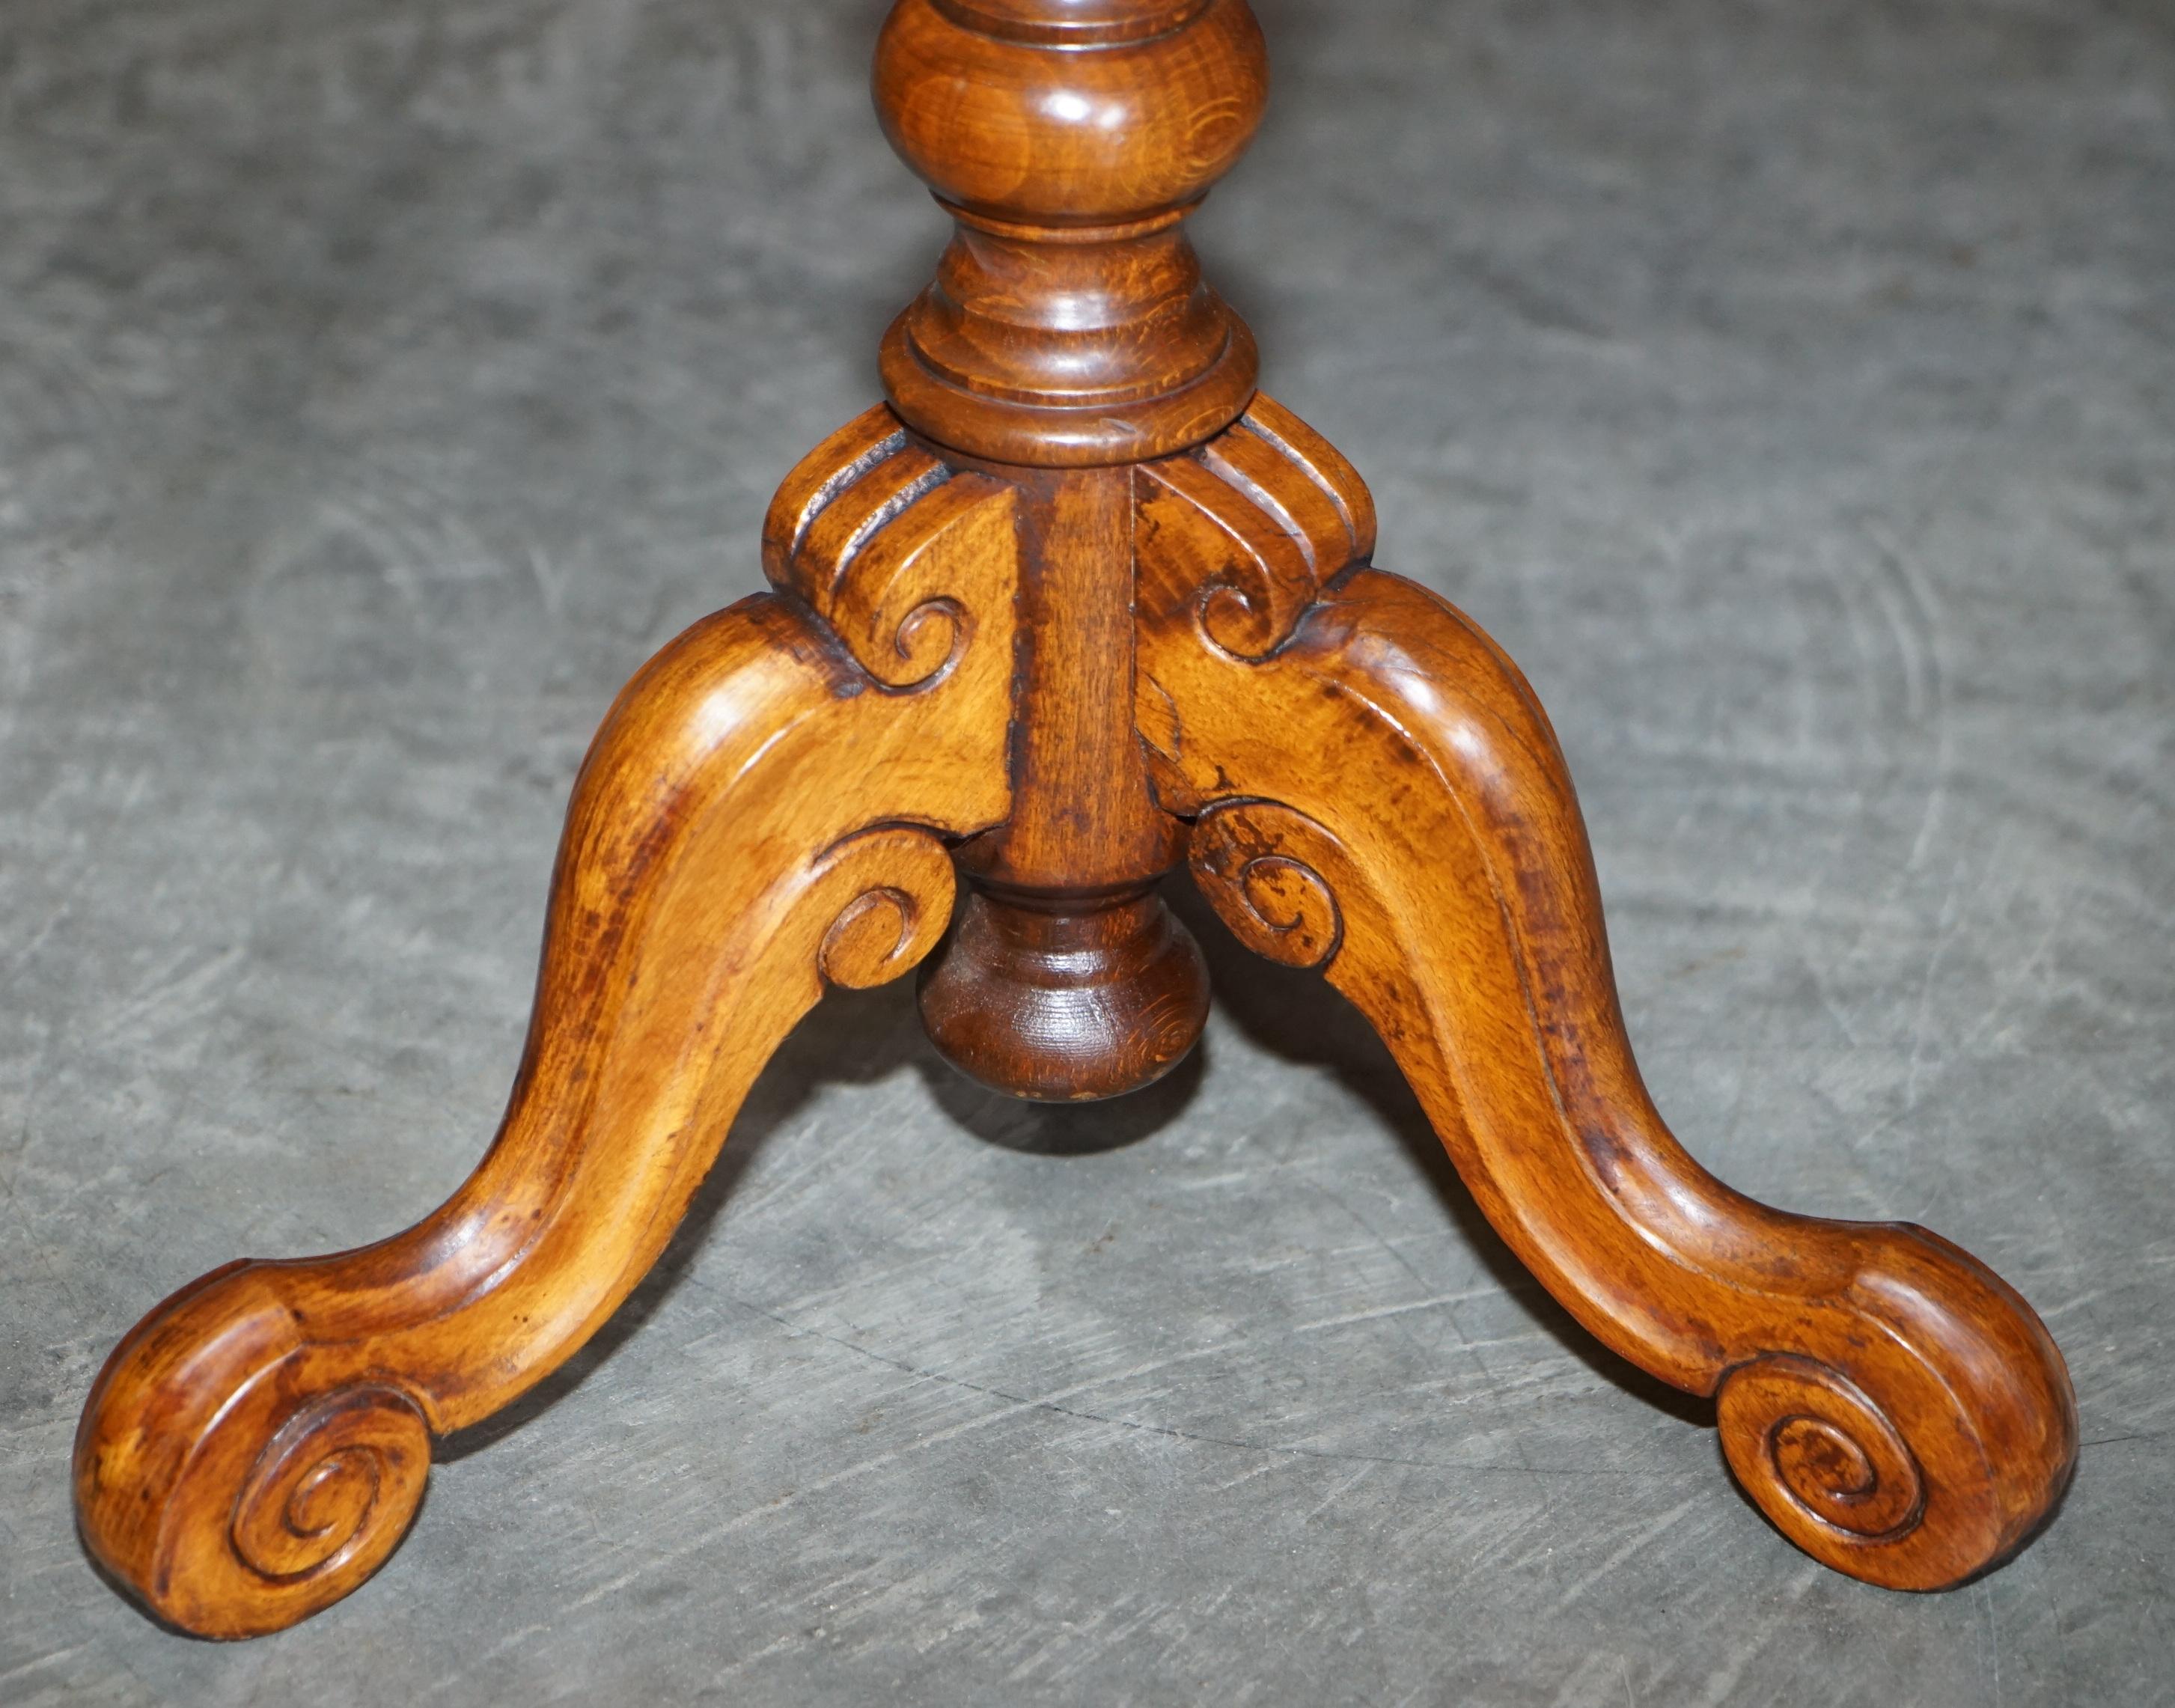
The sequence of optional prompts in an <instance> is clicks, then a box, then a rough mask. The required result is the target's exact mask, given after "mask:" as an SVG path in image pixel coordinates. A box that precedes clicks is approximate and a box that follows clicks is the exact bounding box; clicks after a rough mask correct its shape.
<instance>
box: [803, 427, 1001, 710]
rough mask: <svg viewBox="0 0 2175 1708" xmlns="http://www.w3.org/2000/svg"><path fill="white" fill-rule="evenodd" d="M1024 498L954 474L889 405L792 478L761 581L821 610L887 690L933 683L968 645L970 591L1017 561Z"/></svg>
mask: <svg viewBox="0 0 2175 1708" xmlns="http://www.w3.org/2000/svg"><path fill="white" fill-rule="evenodd" d="M1016 507H1017V499H1016V497H1015V495H1014V494H1013V492H1012V489H1011V488H1010V487H1008V486H1006V485H1005V484H1004V483H1003V482H1002V481H1000V480H991V479H990V478H989V477H988V476H987V475H984V474H963V473H960V472H957V471H955V470H954V469H952V468H951V467H950V466H949V465H947V464H945V463H944V462H943V461H941V459H940V458H937V457H936V456H934V455H932V454H931V453H930V452H928V451H927V450H925V449H924V448H922V447H919V446H918V445H916V444H914V443H913V442H911V441H910V440H909V438H908V436H907V433H906V430H905V429H904V428H903V427H902V426H900V425H899V422H898V417H897V416H896V415H892V412H891V410H890V409H888V408H887V407H885V406H883V405H881V404H879V405H877V406H876V408H875V409H871V410H869V411H868V412H867V413H866V414H865V415H860V416H859V417H857V418H856V419H854V420H852V421H850V422H849V423H848V424H847V425H846V426H843V427H842V428H841V429H839V431H838V432H836V433H834V434H833V435H832V436H830V437H829V438H828V439H827V440H825V441H824V442H823V443H822V444H821V445H820V446H818V447H816V449H815V450H814V451H813V452H811V453H810V454H809V455H808V456H807V457H806V458H804V459H803V460H802V462H801V463H800V466H799V467H798V468H796V469H795V470H794V471H793V473H792V474H790V475H789V476H788V477H787V478H786V480H785V484H784V485H783V486H782V487H780V488H779V489H778V496H777V497H776V499H775V500H773V502H772V505H771V509H770V514H769V517H768V519H767V521H766V522H765V523H764V524H763V530H762V556H763V570H764V573H765V574H767V576H768V577H770V582H771V584H772V585H773V587H775V588H778V590H779V591H780V592H781V593H789V594H795V595H797V596H798V597H799V598H800V599H805V600H806V601H807V603H808V604H809V605H811V607H813V609H814V610H815V611H816V615H818V616H820V617H822V619H823V621H825V622H827V623H828V624H829V625H830V626H831V627H832V628H833V630H834V631H835V632H837V634H838V638H839V639H840V640H842V641H843V642H844V643H846V646H847V648H848V649H849V651H851V652H852V653H853V655H854V659H855V661H856V662H857V663H858V664H860V666H861V668H862V669H863V670H866V671H867V672H868V673H869V674H870V675H872V676H874V677H875V678H876V680H878V681H880V682H882V683H884V684H885V685H886V686H888V687H894V688H906V687H912V686H916V685H917V684H919V683H923V682H926V681H928V680H930V679H931V678H933V677H934V676H935V675H936V674H937V673H938V672H939V671H940V670H942V669H943V668H944V667H945V665H946V662H947V661H948V660H949V659H952V657H953V656H954V655H955V653H957V651H958V649H959V648H961V647H962V646H963V645H964V644H965V643H966V640H967V632H966V630H965V628H964V627H963V625H964V623H965V622H966V621H967V606H966V605H965V603H964V602H963V591H964V589H966V588H968V587H969V586H972V585H974V583H975V581H976V579H977V577H986V571H987V566H988V564H989V563H990V560H991V558H992V557H993V556H1001V555H1006V554H1009V553H1010V552H1011V550H1012V545H1013V540H1014V531H1015V529H1016V528H1017V522H1016V519H1015V511H1016Z"/></svg>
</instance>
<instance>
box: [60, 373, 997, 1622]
mask: <svg viewBox="0 0 2175 1708" xmlns="http://www.w3.org/2000/svg"><path fill="white" fill-rule="evenodd" d="M879 413H881V412H879ZM857 425H858V424H857ZM894 430H895V424H894ZM852 431H853V430H851V429H849V433H850V432H852ZM837 444H838V442H837V441H834V442H833V443H832V444H831V445H829V446H827V447H824V449H823V450H822V451H819V452H818V453H816V456H815V457H813V458H811V459H810V461H809V463H808V464H804V465H803V468H802V469H801V471H800V473H799V474H796V475H795V480H794V482H792V483H789V487H788V493H787V495H786V496H784V497H782V499H781V504H782V505H784V504H785V503H786V502H788V501H789V498H790V496H791V495H792V494H793V493H794V492H795V491H798V490H800V489H802V488H806V487H810V486H811V485H812V486H817V487H828V488H830V489H832V491H833V496H834V497H835V498H836V500H837V503H836V504H834V505H833V511H834V512H836V520H837V523H838V525H837V526H835V527H834V528H833V529H832V531H831V532H830V533H828V534H824V535H823V536H822V537H821V538H817V539H814V540H802V541H800V543H799V544H800V550H799V551H798V552H797V554H795V555H793V556H792V561H791V562H790V563H779V562H775V561H774V562H773V570H774V571H776V572H778V578H779V579H780V580H781V581H782V582H783V583H784V585H785V586H786V587H787V588H789V591H788V592H786V593H784V594H778V595H764V596H762V597H760V598H756V599H748V600H746V601H745V602H743V603H742V604H740V605H735V606H734V607H733V608H732V609H731V610H726V611H724V612H721V613H719V615H716V616H713V617H712V618H710V619H708V621H704V622H702V623H699V624H697V626H695V627H693V628H692V629H690V630H689V631H688V632H686V634H685V635H683V636H681V637H680V638H679V639H678V640H677V641H675V642H674V643H672V644H671V645H670V647H668V648H665V649H664V652H662V653H659V655H658V656H657V657H656V658H655V659H653V660H652V661H651V662H650V663H649V664H648V665H647V666H646V667H645V668H644V669H643V671H642V672H641V673H640V674H639V675H637V676H636V677H635V679H634V680H633V681H632V683H631V684H629V686H627V688H626V691H624V692H623V693H622V694H621V697H620V698H619V701H618V703H617V704H616V706H615V707H614V708H612V711H611V713H610V715H609V716H608V717H607V718H606V719H605V724H604V727H603V729H602V730H601V731H600V732H599V735H598V737H597V740H596V742H595V745H594V747H593V748H592V749H591V751H590V754H589V756H588V762H586V764H585V765H584V766H583V772H582V776H581V779H580V782H579V783H578V785H577V788H576V790H575V794H574V800H573V805H572V809H571V810H570V812H569V815H568V819H567V832H566V838H565V841H564V843H563V845H562V848H561V854H560V858H559V865H558V871H557V876H556V881H555V883H554V887H553V892H552V900H551V913H550V924H549V926H548V929H547V932H546V938H545V955H544V964H543V971H542V974H541V978H540V984H539V990H538V995H537V1001H536V1010H535V1015H534V1019H533V1021H532V1022H531V1025H530V1029H529V1044H528V1048H527V1051H526V1054H525V1055H524V1058H523V1062H522V1066H521V1071H520V1075H519V1078H518V1082H517V1083H516V1085H515V1087H514V1090H513V1098H512V1101H511V1104H510V1106H509V1108H508V1110H507V1115H506V1120H505V1124H504V1125H503V1127H502V1129H501V1131H500V1133H499V1136H498V1139H497V1141H496V1144H494V1145H493V1147H491V1152H490V1154H489V1155H488V1156H487V1157H486V1158H485V1161H484V1163H482V1165H481V1166H480V1168H478V1170H477V1171H476V1173H475V1175H474V1176H473V1177H472V1178H471V1179H469V1181H468V1182H467V1184H466V1185H464V1186H463V1187H462V1188H461V1189H460V1190H458V1192H456V1193H455V1194H454V1195H453V1197H452V1198H451V1199H450V1200H449V1201H447V1203H446V1204H445V1206H443V1207H442V1208H441V1209H440V1210H438V1211H437V1212H436V1213H435V1214H433V1215H432V1216H431V1217H428V1218H427V1219H426V1220H425V1221H424V1222H422V1223H419V1224H418V1225H417V1226H416V1227H415V1228H410V1230H409V1231H408V1232H407V1233H405V1234H399V1235H398V1236H396V1237H395V1238H393V1239H388V1240H387V1241H385V1242H383V1243H382V1244H377V1245H373V1246H369V1247H366V1248H365V1249H363V1250H358V1251H352V1252H348V1253H345V1254H344V1255H339V1256H336V1257H327V1258H319V1259H315V1260H312V1261H304V1262H285V1263H263V1262H251V1263H241V1264H236V1265H234V1266H230V1267H228V1268H226V1269H224V1270H221V1271H219V1272H215V1273H214V1274H213V1275H210V1276H207V1277H204V1278H203V1280H201V1281H198V1282H194V1283H193V1284H192V1285H191V1286H189V1287H187V1288H183V1289H182V1291H181V1292H180V1293H176V1295H175V1296H174V1297H173V1298H172V1299H169V1300H168V1301H167V1302H166V1303H165V1304H162V1305H160V1307H159V1308H158V1309H155V1310H154V1311H153V1312H152V1313H151V1314H150V1315H149V1316H148V1317H146V1318H145V1319H144V1321H143V1322H141V1323H140V1324H138V1326H137V1327H136V1329H135V1330H134V1331H133V1332H132V1333H131V1334H130V1335H129V1336H128V1337H127V1338H126V1339H125V1340H124V1341H123V1342H122V1343H121V1345H120V1346H119V1347H117V1348H116V1349H115V1351H114V1353H113V1355H112V1357H111V1358H110V1359H109V1360H108V1361H107V1363H106V1369H105V1370H104V1371H103V1372H102V1373H101V1375H100V1377H99V1380H98V1382H97V1385H96V1386H95V1388H94V1390H93V1391H92V1393H91V1396H90V1399H89V1404H88V1406H87V1407H86V1408H85V1411H84V1420H83V1424H82V1427H81V1429H80V1430H79V1434H78V1438H77V1445H76V1494H77V1501H78V1510H79V1517H80V1521H81V1525H82V1529H83V1533H84V1537H85V1539H86V1540H87V1541H88V1543H89V1545H90V1547H91V1548H92V1550H93V1552H95V1553H96V1554H97V1556H98V1558H99V1559H100V1560H101V1561H103V1562H104V1563H105V1564H106V1566H107V1567H108V1568H109V1569H110V1570H111V1571H112V1572H113V1573H114V1574H115V1575H117V1576H118V1577H119V1578H120V1579H122V1581H124V1582H125V1583H126V1584H127V1586H129V1587H130V1588H131V1589H132V1590H133V1591H135V1592H136V1593H137V1594H138V1596H140V1597H142V1598H143V1599H144V1602H146V1603H147V1604H149V1606H150V1607H151V1608H153V1609H154V1610H155V1611H156V1612H157V1613H159V1614H160V1615H161V1616H162V1617H164V1618H165V1619H168V1620H170V1621H171V1622H172V1623H174V1624H177V1625H180V1626H182V1627H184V1628H185V1629H189V1630H191V1631H194V1632H197V1633H199V1634H201V1635H207V1636H217V1637H238V1636H247V1635H253V1634H256V1633H259V1632H263V1631H268V1630H273V1629H279V1627H281V1626H284V1625H287V1624H293V1623H294V1622H295V1621H296V1620H297V1619H302V1618H304V1617H306V1615H308V1614H309V1613H313V1612H315V1611H317V1609H318V1608H322V1607H324V1606H326V1605H327V1604H328V1603H329V1602H334V1601H335V1600H337V1599H339V1597H341V1596H343V1595H345V1594H346V1593H347V1592H348V1591H350V1590H352V1589H353V1588H355V1586H356V1585H358V1584H359V1583H361V1581H363V1580H364V1579H365V1578H366V1577H367V1576H369V1575H370V1574H371V1573H372V1571H374V1570H376V1569H377V1566H378V1565H379V1564H382V1562H383V1561H384V1559H386V1557H387V1556H388V1554H390V1553H391V1552H392V1551H393V1548H394V1547H395V1546H396V1545H397V1544H398V1543H399V1540H400V1537H401V1536H402V1534H403V1532H404V1531H405V1529H406V1527H407V1525H408V1521H409V1520H410V1517H411V1516H413V1515H414V1512H415V1507H416V1504H417V1502H418V1501H419V1500H420V1498H421V1494H422V1488H423V1483H424V1479H425V1477H426V1473H427V1468H428V1463H429V1457H430V1438H431V1434H434V1433H443V1432H444V1431H447V1430H450V1429H460V1428H462V1427H464V1426H465V1425H467V1424H470V1423H475V1422H477V1421H478V1420H479V1419H480V1418H485V1417H486V1416H488V1415H489V1414H490V1413H491V1412H495V1411H496V1410H498V1409H499V1408H500V1407H502V1406H504V1405H506V1404H507V1402H509V1401H510V1400H512V1399H513V1398H514V1397H515V1396H517V1395H518V1394H519V1393H521V1392H522V1391H523V1390H524V1389H527V1388H529V1386H531V1385H534V1383H535V1382H537V1381H538V1380H540V1379H541V1378H542V1377H544V1376H545V1375H546V1374H548V1373H549V1372H550V1371H551V1369H554V1368H555V1367H556V1366H557V1365H558V1364H560V1363H561V1362H562V1361H563V1360H565V1359H566V1358H567V1357H569V1356H570V1355H571V1354H572V1353H573V1352H574V1351H575V1350H576V1349H577V1348H578V1347H580V1346H581V1345H582V1343H583V1342H584V1341H586V1340H587V1339H588V1337H589V1336H590V1335H591V1334H593V1333H594V1331H596V1329H597V1328H598V1327H599V1325H601V1324H602V1323H603V1321H604V1320H605V1318H606V1317H607V1316H609V1315H610V1314H611V1312H612V1311H613V1309H615V1308H616V1306H617V1305H618V1304H620V1302H621V1300H622V1299H625V1298H626V1294H627V1293H628V1292H629V1291H630V1290H631V1289H632V1288H633V1287H634V1285H635V1283H636V1282H637V1281H638V1280H639V1279H640V1278H641V1277H642V1276H643V1273H644V1272H645V1271H647V1270H648V1267H649V1266H650V1265H651V1263H652V1262H653V1261H654V1260H655V1258H656V1257H657V1255H658V1254H659V1251H660V1250H662V1249H663V1247H664V1244H665V1241H666V1239H668V1238H669V1236H670V1234H671V1232H672V1229H673V1228H674V1226H675V1224H676V1223H678V1221H679V1219H680V1217H681V1213H682V1212H683V1211H684V1210H685V1209H686V1205H687V1202H688V1200H689V1198H690V1197H691V1196H692V1194H693V1192H694V1190H695V1189H696V1187H697V1185H699V1184H700V1182H701V1180H702V1176H703V1174H705V1173H706V1172H707V1171H708V1168H709V1166H710V1163H711V1162H712V1161H713V1158H715V1156H716V1154H717V1152H718V1149H719V1145H720V1144H721V1143H722V1141H723V1140H724V1136H725V1133H726V1130H727V1128H728V1127H729V1126H730V1125H731V1122H732V1120H733V1116H734V1114H735V1111H736V1110H737V1109H738V1108H739V1106H740V1100H741V1098H742V1097H743V1096H744V1094H745V1093H746V1091H747V1088H748V1087H749V1085H750V1084H751V1082H752V1081H753V1080H754V1078H755V1076H756V1075H757V1073H758V1072H759V1071H761V1070H762V1065H763V1064H764V1062H765V1061H766V1060H767V1059H768V1057H769V1056H770V1055H771V1053H772V1051H773V1049H775V1048H776V1047H777V1045H778V1043H779V1042H780V1041H781V1040H782V1039H783V1038H784V1036H785V1034H786V1033H788V1032H789V1031H790V1030H791V1029H792V1028H793V1026H794V1025H795V1022H797V1021H798V1020H799V1019H800V1017H801V1015H802V1014H804V1013H805V1012H806V1011H807V1010H808V1008H809V1007H810V1006H812V1005H813V1004H814V1003H815V1002H816V1000H817V998H818V997H819V996H820V995H821V994H822V987H823V984H824V981H825V980H826V979H828V980H829V981H831V982H832V983H834V984H845V985H849V986H854V987H860V986H865V985H870V984H879V983H881V982H883V981H885V980H887V979H893V978H897V977H898V976H899V975H900V974H901V973H904V972H906V971H908V970H909V968H912V967H913V966H914V963H915V962H918V961H919V960H920V959H921V958H922V957H924V956H925V955H926V954H927V953H928V952H929V951H930V949H931V948H932V947H933V946H935V945H936V941H938V939H939V937H940V936H941V934H942V932H943V930H944V928H945V925H946V921H947V920H948V919H949V917H950V914H951V910H952V893H953V887H954V879H953V872H952V858H951V855H950V854H949V852H948V850H947V849H946V843H945V841H944V840H943V839H944V838H960V837H965V836H968V835H971V834H974V833H976V832H980V831H982V830H984V829H985V828H987V827H990V825H992V824H995V823H996V822H998V821H1001V820H1002V819H1003V818H1004V816H1006V811H1007V807H1008V805H1009V801H1010V789H1009V784H1008V781H1007V775H1006V730H1007V726H1008V723H1009V719H1010V715H1011V677H1012V651H1013V629H1014V621H1015V615H1014V610H1013V605H1014V594H1015V588H1016V583H1017V562H1016V550H1015V548H1014V544H1013V528H1014V524H1013V513H1014V507H1015V506H1014V501H1013V497H1012V493H1011V492H1010V491H1008V490H1007V489H1006V488H1005V487H1003V486H1001V485H998V484H997V483H995V482H992V481H990V480H985V479H984V478H982V477H980V476H979V475H973V474H962V475H955V474H953V473H952V471H951V470H949V469H944V468H942V467H941V466H936V467H931V468H928V469H922V470H921V471H920V473H919V478H918V479H917V480H915V481H914V482H911V483H909V485H907V486H906V487H905V488H903V489H900V490H898V491H880V490H879V489H872V488H868V487H866V485H865V481H864V480H862V477H863V476H864V475H867V474H869V472H870V471H869V470H867V469H856V468H852V467H847V466H844V465H843V464H840V463H839V462H838V460H837V458H836V448H837ZM849 460H850V459H849ZM877 472H878V473H879V474H880V473H881V470H879V471H877ZM872 500H873V501H875V502H871V501H872ZM842 507H843V508H842ZM849 519H850V522H851V525H845V524H846V523H848V522H849Z"/></svg>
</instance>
